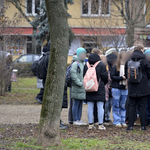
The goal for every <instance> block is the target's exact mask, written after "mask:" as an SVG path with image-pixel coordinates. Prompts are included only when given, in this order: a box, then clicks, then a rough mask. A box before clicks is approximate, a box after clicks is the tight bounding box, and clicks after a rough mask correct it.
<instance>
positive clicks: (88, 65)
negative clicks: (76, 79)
mask: <svg viewBox="0 0 150 150" xmlns="http://www.w3.org/2000/svg"><path fill="white" fill-rule="evenodd" d="M100 62H101V61H97V62H96V63H95V64H94V65H90V63H89V62H87V64H86V65H87V67H88V68H90V67H94V68H96V66H97V65H98V64H99V63H100Z"/></svg>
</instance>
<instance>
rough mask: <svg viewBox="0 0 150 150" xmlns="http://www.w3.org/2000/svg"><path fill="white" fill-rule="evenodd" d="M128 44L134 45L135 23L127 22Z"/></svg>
mask: <svg viewBox="0 0 150 150" xmlns="http://www.w3.org/2000/svg"><path fill="white" fill-rule="evenodd" d="M127 45H128V47H132V46H133V45H134V25H132V24H130V23H129V24H127Z"/></svg>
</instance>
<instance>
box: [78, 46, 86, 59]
mask: <svg viewBox="0 0 150 150" xmlns="http://www.w3.org/2000/svg"><path fill="white" fill-rule="evenodd" d="M82 53H86V50H85V49H84V48H83V47H80V48H78V49H77V56H78V57H79V56H80V55H81V54H82Z"/></svg>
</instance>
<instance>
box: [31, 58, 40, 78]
mask: <svg viewBox="0 0 150 150" xmlns="http://www.w3.org/2000/svg"><path fill="white" fill-rule="evenodd" d="M38 61H39V60H36V61H34V62H33V64H32V65H31V70H32V73H33V74H34V75H35V76H36V67H37V63H38Z"/></svg>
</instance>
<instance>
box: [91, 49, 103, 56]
mask: <svg viewBox="0 0 150 150" xmlns="http://www.w3.org/2000/svg"><path fill="white" fill-rule="evenodd" d="M91 53H96V54H97V55H100V54H101V51H100V49H98V48H93V49H92V51H91Z"/></svg>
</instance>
